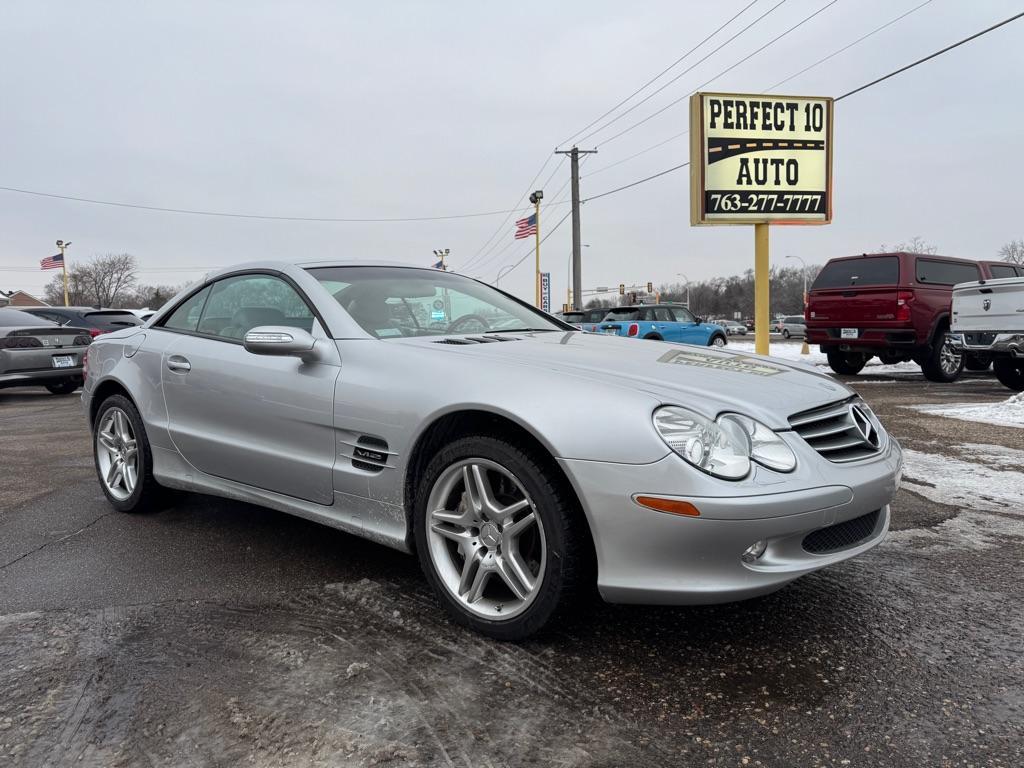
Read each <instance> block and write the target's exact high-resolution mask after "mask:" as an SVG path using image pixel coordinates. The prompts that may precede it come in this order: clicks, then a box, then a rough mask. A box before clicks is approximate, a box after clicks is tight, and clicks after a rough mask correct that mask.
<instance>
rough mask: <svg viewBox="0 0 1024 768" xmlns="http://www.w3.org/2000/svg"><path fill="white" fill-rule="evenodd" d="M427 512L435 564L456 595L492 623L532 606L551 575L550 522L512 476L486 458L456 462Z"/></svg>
mask: <svg viewBox="0 0 1024 768" xmlns="http://www.w3.org/2000/svg"><path fill="white" fill-rule="evenodd" d="M427 510H428V512H427V514H428V518H429V525H430V533H429V540H430V559H431V563H432V564H433V566H434V569H435V571H436V572H437V575H438V576H439V577H440V580H441V583H442V584H443V585H444V586H445V588H446V589H447V590H448V591H449V592H450V593H451V595H452V597H454V598H455V599H456V600H458V601H459V603H460V604H461V605H462V606H463V607H464V608H465V609H466V610H467V611H469V612H470V613H472V614H474V615H476V616H479V617H481V618H485V619H497V618H511V617H513V616H516V615H517V614H519V613H522V612H523V611H524V610H526V609H527V608H528V607H529V605H530V603H531V602H533V599H534V597H535V596H536V595H537V591H538V589H539V587H540V585H541V581H542V580H543V576H544V565H545V562H546V557H547V552H546V548H545V541H544V525H543V524H542V523H541V521H540V518H539V517H538V515H537V512H536V509H535V507H534V505H533V501H532V500H531V499H530V496H529V494H528V493H527V492H526V491H525V490H524V489H523V486H522V485H521V484H520V483H519V481H518V480H517V479H516V477H515V476H514V475H513V474H512V473H511V472H509V471H508V470H507V469H505V468H504V467H503V466H501V465H500V464H497V463H496V462H493V461H489V460H487V459H483V458H473V459H467V460H464V461H460V462H457V463H455V464H452V465H451V466H450V467H448V468H447V469H446V470H445V471H444V472H443V473H442V474H441V476H440V477H438V479H437V480H436V481H435V483H434V488H433V490H432V491H431V493H430V498H429V500H428V501H427Z"/></svg>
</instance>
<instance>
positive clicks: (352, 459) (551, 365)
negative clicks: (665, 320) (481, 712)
mask: <svg viewBox="0 0 1024 768" xmlns="http://www.w3.org/2000/svg"><path fill="white" fill-rule="evenodd" d="M82 399H83V403H84V406H85V411H86V413H87V415H88V419H89V425H90V427H91V428H92V433H93V445H94V452H95V462H96V470H97V473H98V476H99V480H100V485H101V487H102V489H103V492H104V493H105V494H106V496H107V498H108V499H109V500H110V503H111V504H113V506H114V507H116V508H117V509H120V510H123V511H126V512H132V511H136V510H143V509H149V508H152V507H154V506H157V505H158V504H159V503H160V497H161V493H162V491H163V489H164V488H176V489H183V490H188V491H198V492H202V493H209V494H215V495H219V496H225V497H230V498H234V499H241V500H243V501H247V502H250V503H253V504H258V505H261V506H265V507H271V508H273V509H278V510H281V511H284V512H288V513H291V514H295V515H299V516H301V517H305V518H308V519H310V520H315V521H318V522H321V523H324V524H326V525H329V526H333V527H335V528H339V529H341V530H344V531H348V532H350V533H353V534H356V535H359V536H364V537H367V538H369V539H372V540H374V541H377V542H380V543H381V544H384V545H387V546H390V547H394V548H395V549H399V550H402V551H405V552H414V553H415V554H416V555H417V556H418V557H419V560H420V562H421V564H422V566H423V570H424V572H425V574H426V578H427V579H428V580H429V582H430V584H431V585H432V587H433V589H434V591H435V593H436V594H437V597H438V599H439V601H440V602H441V603H442V605H443V606H444V607H445V608H446V609H447V611H448V612H449V613H450V614H451V616H452V617H453V618H454V619H456V620H457V621H459V622H461V623H463V624H466V625H468V626H470V627H473V628H475V629H476V630H478V631H480V632H483V633H485V634H488V635H490V636H492V637H497V638H503V639H517V638H522V637H526V636H527V635H530V634H531V633H533V632H535V631H537V630H539V629H541V628H542V627H544V626H545V625H547V624H548V623H549V622H550V621H551V620H552V618H553V617H555V616H556V615H558V613H559V612H560V611H562V610H564V609H567V608H569V607H571V606H572V605H573V603H574V597H575V596H576V595H578V594H579V593H580V592H581V591H585V590H586V589H587V588H588V587H589V586H591V585H592V584H593V583H594V581H595V580H596V584H597V586H598V588H599V590H600V592H601V594H602V595H603V596H604V598H605V599H606V600H609V601H612V602H623V603H629V602H640V603H667V604H687V603H714V602H724V601H730V600H740V599H744V598H749V597H753V596H755V595H761V594H765V593H768V592H771V591H773V590H775V589H778V588H779V587H781V586H782V585H784V584H786V583H787V582H790V581H792V580H793V579H796V578H797V577H799V576H802V575H804V574H806V573H810V572H811V571H815V570H817V569H819V568H822V567H824V566H827V565H831V564H833V563H837V562H839V561H841V560H845V559H847V558H849V557H852V556H854V555H857V554H860V553H862V552H864V551H866V550H868V549H870V548H872V547H874V546H875V545H876V544H878V543H879V542H880V541H881V540H882V538H883V537H884V536H885V534H886V531H887V530H888V527H889V502H890V500H891V499H892V497H893V495H894V493H895V492H896V486H897V482H898V477H899V473H900V471H901V465H902V461H901V452H900V448H899V446H898V445H897V444H896V441H895V440H893V439H892V438H891V437H889V436H888V435H887V434H886V432H885V430H884V429H883V428H882V425H881V424H880V423H879V422H878V420H877V419H876V417H875V416H874V414H873V413H872V412H871V410H870V409H869V408H868V406H867V405H866V404H865V403H864V402H863V401H862V400H860V399H859V398H858V397H857V396H856V394H855V393H854V392H853V391H851V390H850V389H848V388H847V387H846V386H845V385H843V384H841V383H840V382H838V381H835V380H834V379H832V378H830V377H829V376H827V375H823V374H819V373H816V372H814V371H813V370H811V369H810V368H808V367H805V366H803V365H801V364H799V363H786V362H783V361H779V360H770V359H767V358H761V357H755V356H751V355H744V354H736V353H732V352H729V351H726V350H723V349H718V348H708V347H693V346H687V345H678V344H666V343H661V342H652V343H650V344H636V343H634V342H633V341H632V340H631V339H626V338H617V337H613V336H598V335H592V334H585V333H581V332H579V331H578V330H577V329H575V328H573V327H572V326H569V325H567V324H564V323H562V322H561V321H559V320H556V319H554V318H552V317H551V316H549V315H545V314H544V313H541V312H539V311H537V310H536V309H534V308H532V307H530V306H528V305H526V304H524V303H523V302H521V301H519V300H517V299H515V298H514V297H512V296H509V295H508V294H505V293H502V292H501V291H498V290H497V289H495V288H492V287H491V286H489V285H486V284H484V283H480V282H477V281H475V280H471V279H469V278H467V277H462V276H460V275H456V274H452V273H448V272H443V271H439V270H433V269H419V268H413V267H406V266H398V265H384V264H372V263H366V264H364V263H360V264H352V263H341V262H327V263H323V262H317V263H305V264H297V265H296V264H288V263H278V262H269V263H253V264H247V265H242V266H239V267H237V268H233V269H226V270H223V271H220V272H217V273H213V274H211V275H209V276H208V277H207V278H206V279H205V280H204V281H203V282H201V283H199V284H197V285H195V286H193V287H191V288H189V289H187V290H186V291H184V292H183V293H181V294H179V295H178V296H177V297H176V298H175V299H174V300H172V301H171V302H169V303H168V305H167V306H166V307H165V308H164V309H162V310H161V311H160V312H159V313H158V314H157V316H156V317H154V318H153V319H152V320H150V321H149V322H148V323H147V324H146V325H144V326H142V327H138V328H130V329H125V330H123V331H117V332H115V333H109V334H105V335H103V336H100V337H99V338H98V339H97V340H96V341H95V342H94V343H93V345H92V347H91V348H90V351H89V359H88V375H87V378H86V382H85V386H84V392H83V396H82Z"/></svg>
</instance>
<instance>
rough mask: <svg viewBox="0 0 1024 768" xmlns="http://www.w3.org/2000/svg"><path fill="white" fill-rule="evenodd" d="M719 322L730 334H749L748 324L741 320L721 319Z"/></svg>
mask: <svg viewBox="0 0 1024 768" xmlns="http://www.w3.org/2000/svg"><path fill="white" fill-rule="evenodd" d="M718 324H719V325H720V326H722V327H723V328H725V332H726V334H727V335H729V336H746V335H747V326H746V325H744V324H743V323H741V322H740V321H739V320H719V321H718Z"/></svg>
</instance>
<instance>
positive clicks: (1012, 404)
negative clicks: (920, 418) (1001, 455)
mask: <svg viewBox="0 0 1024 768" xmlns="http://www.w3.org/2000/svg"><path fill="white" fill-rule="evenodd" d="M904 407H905V408H912V409H913V410H915V411H919V412H920V413H926V414H928V415H930V416H943V417H945V418H947V419H960V420H961V421H973V422H978V423H981V424H994V425H996V426H999V427H1024V392H1020V393H1018V394H1016V395H1014V396H1013V397H1011V398H1009V399H1008V400H1003V401H1001V402H998V403H945V404H939V405H907V406H904Z"/></svg>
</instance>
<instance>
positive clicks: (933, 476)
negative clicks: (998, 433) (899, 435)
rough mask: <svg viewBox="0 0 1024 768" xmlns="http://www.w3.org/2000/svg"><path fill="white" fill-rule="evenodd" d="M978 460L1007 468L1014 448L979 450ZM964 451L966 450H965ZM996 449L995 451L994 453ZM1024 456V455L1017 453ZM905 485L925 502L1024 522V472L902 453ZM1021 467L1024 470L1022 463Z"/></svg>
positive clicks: (932, 455) (927, 454)
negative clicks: (1010, 517) (1023, 507)
mask: <svg viewBox="0 0 1024 768" xmlns="http://www.w3.org/2000/svg"><path fill="white" fill-rule="evenodd" d="M971 445H975V448H976V449H977V448H981V449H983V450H980V451H977V450H976V452H975V453H976V458H978V459H982V460H984V459H986V458H987V459H991V460H992V461H991V463H994V464H997V465H998V464H1002V465H1004V466H1005V462H1006V461H1007V456H1008V454H1007V453H1006V452H1007V451H1013V449H1012V448H1005V449H1003V448H1000V447H999V446H977V445H976V444H971ZM964 447H965V448H966V447H967V446H964ZM991 449H995V450H991ZM1015 453H1017V454H1024V452H1022V451H1015ZM903 462H904V464H903V483H904V485H905V486H906V487H907V489H908V490H911V491H913V492H914V493H917V494H919V495H921V496H924V497H925V498H926V499H931V500H932V501H936V502H938V503H940V504H946V505H948V506H952V507H959V508H960V509H965V508H967V509H974V510H982V511H990V512H1001V513H1003V514H1008V515H1013V516H1014V517H1020V518H1022V519H1024V509H1022V503H1021V500H1022V499H1024V472H1020V471H1014V470H1010V469H995V468H993V467H991V466H988V465H987V464H985V463H980V464H979V463H975V462H967V461H961V460H960V459H955V458H952V457H949V456H940V455H938V454H935V453H922V452H921V451H914V450H910V449H906V450H904V451H903ZM1017 466H1018V467H1020V466H1022V465H1021V464H1020V463H1018V464H1017Z"/></svg>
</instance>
